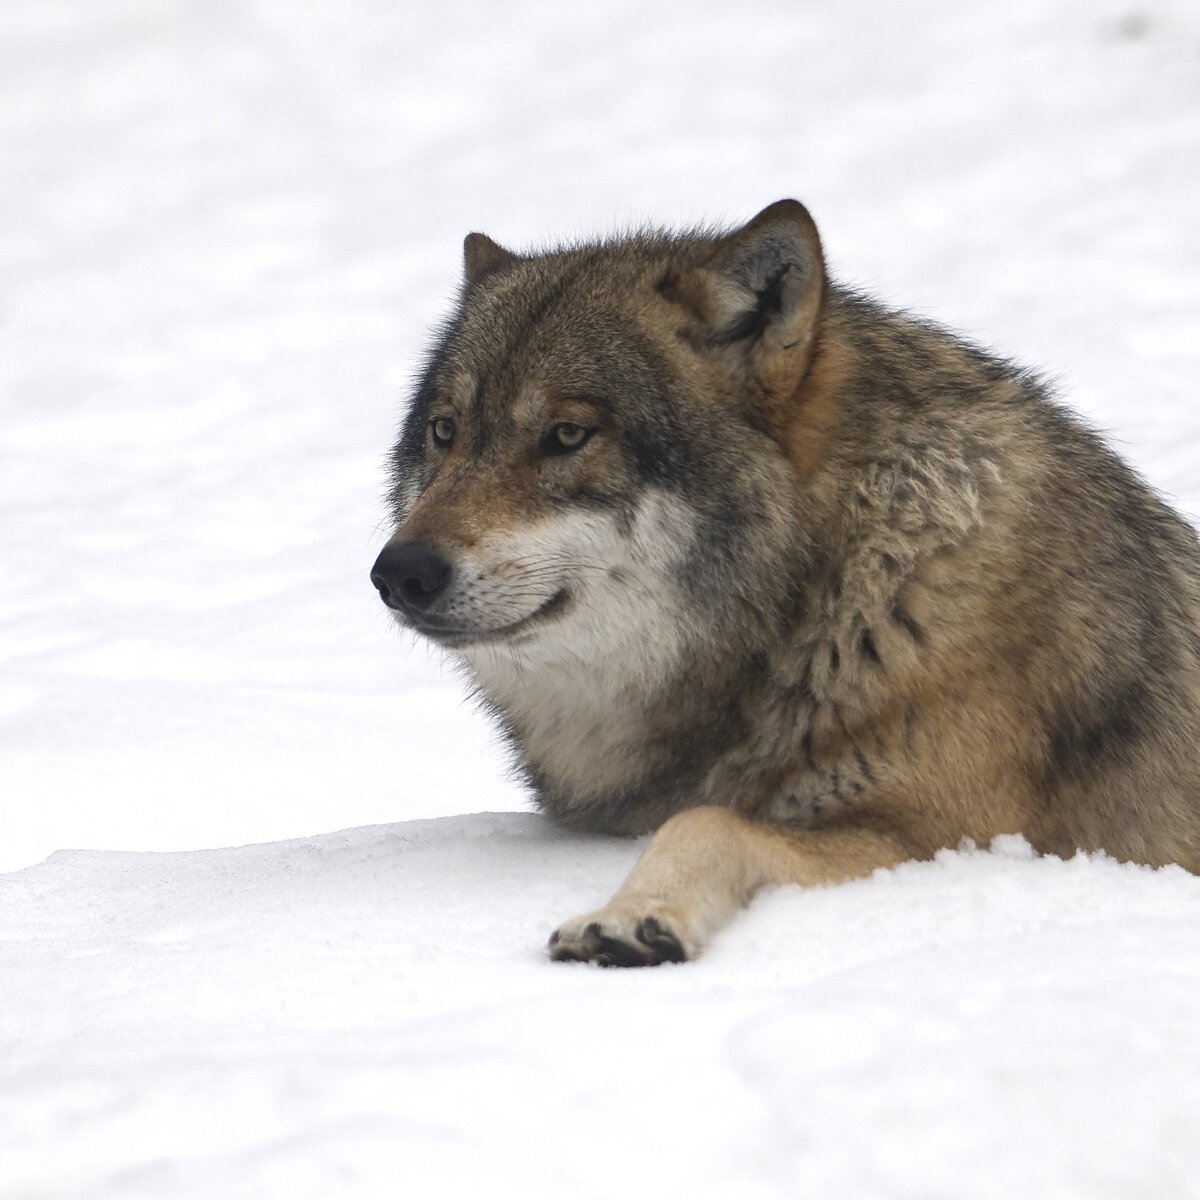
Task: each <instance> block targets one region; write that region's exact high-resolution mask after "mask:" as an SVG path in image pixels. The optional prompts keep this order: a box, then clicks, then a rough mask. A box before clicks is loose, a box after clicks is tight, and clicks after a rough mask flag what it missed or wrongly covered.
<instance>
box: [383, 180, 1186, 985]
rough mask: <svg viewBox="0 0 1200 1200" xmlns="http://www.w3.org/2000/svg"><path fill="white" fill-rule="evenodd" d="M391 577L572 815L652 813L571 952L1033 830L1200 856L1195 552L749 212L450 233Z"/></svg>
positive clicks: (635, 948)
mask: <svg viewBox="0 0 1200 1200" xmlns="http://www.w3.org/2000/svg"><path fill="white" fill-rule="evenodd" d="M393 468H394V478H393V487H392V491H391V508H392V516H393V518H394V522H395V528H396V532H395V535H394V536H393V538H392V539H391V541H390V542H389V543H388V545H387V546H386V547H385V548H384V550H383V552H382V553H381V555H380V557H379V560H378V561H377V563H376V566H375V569H374V571H373V573H372V579H373V581H374V583H375V585H376V586H377V587H378V588H379V590H380V594H381V596H382V597H383V599H384V600H385V602H386V603H387V604H388V605H389V607H391V608H392V609H393V610H394V611H395V613H396V616H397V618H398V619H399V620H400V622H401V623H402V624H403V625H405V626H406V627H409V628H411V629H414V630H416V631H417V632H418V633H421V634H424V635H425V636H427V637H430V638H432V639H433V640H434V641H436V642H439V643H440V644H442V645H443V646H444V647H445V648H446V649H447V650H448V652H449V653H450V654H451V655H452V656H453V657H454V658H455V659H457V661H458V662H459V663H460V664H461V665H462V666H463V668H464V669H465V671H466V672H467V674H468V675H469V677H470V679H471V680H472V682H473V684H474V687H475V689H476V690H477V692H478V694H479V696H480V697H481V698H482V700H483V702H484V703H485V704H486V705H487V706H488V707H489V708H490V709H491V711H492V712H493V713H494V714H495V716H496V718H497V720H498V721H499V723H500V725H501V727H502V728H503V730H504V732H505V733H506V735H507V737H508V739H509V741H510V742H511V744H512V746H513V749H514V751H515V755H516V759H517V761H518V763H519V764H520V768H521V770H522V771H523V772H524V775H525V777H526V779H527V780H528V783H529V785H530V787H531V789H532V791H533V794H534V795H535V796H536V798H537V801H538V803H539V804H540V806H541V807H542V808H543V809H544V810H545V811H546V812H547V813H548V814H549V815H550V816H551V817H553V818H554V819H555V820H557V821H559V822H562V823H563V824H565V825H569V826H574V827H577V828H581V829H589V830H600V831H605V832H610V833H614V834H640V833H645V832H647V831H650V830H657V832H656V833H655V834H654V837H653V838H652V839H651V841H650V843H649V845H648V847H647V849H646V850H645V852H644V854H643V856H642V858H641V859H640V860H639V862H638V863H637V865H636V866H635V868H634V870H633V872H632V873H631V875H630V877H629V879H628V880H627V881H626V883H625V884H624V885H623V886H622V888H621V889H620V891H619V892H618V893H617V895H616V896H615V897H614V899H613V900H612V901H611V902H610V903H609V904H608V905H607V906H605V907H603V908H601V909H599V910H597V911H596V912H593V913H588V914H586V915H584V916H580V917H578V918H576V919H574V920H570V921H567V922H566V923H565V924H564V925H562V926H561V927H560V928H559V929H558V930H557V931H556V932H555V933H554V934H553V935H552V937H551V954H552V955H553V957H555V958H560V959H585V960H593V961H597V962H600V963H602V964H616V965H643V964H654V963H657V962H661V961H665V960H681V959H687V958H691V957H693V956H694V955H696V954H697V953H698V952H699V951H700V950H702V949H703V947H704V946H705V945H706V944H707V943H708V941H709V939H710V938H711V937H712V935H713V933H714V932H715V931H716V930H717V929H719V928H720V926H721V925H722V924H724V923H725V922H726V921H728V920H729V918H730V917H731V916H732V914H733V913H735V912H736V911H737V910H738V909H739V907H741V906H742V905H744V904H745V903H746V902H747V900H748V899H749V897H751V896H752V895H753V894H754V893H755V892H756V891H757V890H758V889H760V888H762V887H764V886H767V885H771V884H786V883H796V884H825V883H833V882H836V881H840V880H846V879H851V878H854V877H856V876H862V875H865V874H868V873H870V872H871V871H873V870H874V869H876V868H878V867H886V866H890V865H892V864H895V863H899V862H901V861H904V860H906V859H910V858H921V857H926V856H929V855H931V854H933V853H934V852H935V851H936V850H938V849H939V848H940V847H945V846H955V845H957V844H958V843H959V842H960V841H961V840H962V839H964V838H972V839H975V840H976V841H979V842H987V841H988V840H990V839H991V838H993V837H994V836H996V835H997V834H1003V833H1016V832H1019V833H1022V834H1024V835H1025V837H1026V838H1028V839H1029V841H1030V842H1031V843H1032V844H1033V846H1034V847H1035V848H1037V849H1038V850H1039V851H1042V852H1047V853H1054V854H1063V855H1066V854H1070V853H1072V852H1073V851H1074V850H1075V849H1077V848H1080V849H1084V850H1101V849H1102V850H1106V851H1108V852H1109V853H1110V854H1112V855H1114V856H1116V857H1118V858H1121V859H1127V860H1132V861H1136V862H1142V863H1151V864H1160V863H1168V862H1176V863H1180V864H1182V865H1183V866H1184V867H1186V868H1187V869H1189V870H1191V871H1197V870H1200V551H1198V547H1197V540H1196V536H1195V534H1194V533H1193V530H1192V529H1191V527H1190V526H1189V525H1187V524H1186V523H1185V522H1184V521H1183V520H1182V519H1181V518H1180V517H1179V516H1177V515H1176V514H1175V513H1174V512H1172V511H1171V510H1170V509H1169V508H1168V507H1167V506H1166V505H1165V504H1164V503H1163V502H1162V501H1161V500H1160V499H1159V498H1158V497H1157V496H1156V495H1155V494H1154V493H1153V492H1152V491H1151V490H1150V489H1149V488H1148V487H1147V486H1146V484H1145V483H1144V482H1143V481H1142V480H1140V479H1139V478H1138V476H1137V475H1136V474H1135V473H1134V472H1133V471H1132V470H1131V469H1130V468H1129V467H1128V466H1126V465H1125V464H1124V463H1123V462H1122V461H1121V460H1120V459H1119V458H1117V457H1116V456H1115V455H1114V454H1113V453H1112V451H1111V450H1109V449H1108V447H1107V446H1106V445H1105V444H1104V443H1103V442H1102V441H1101V440H1100V439H1099V438H1098V437H1097V436H1096V435H1095V434H1094V433H1092V432H1091V431H1090V430H1088V429H1087V428H1085V427H1084V426H1083V425H1082V424H1081V423H1080V422H1079V420H1077V419H1076V418H1075V417H1074V416H1072V415H1071V414H1069V413H1068V412H1066V411H1064V410H1063V409H1062V408H1060V407H1058V406H1057V405H1056V404H1055V403H1054V402H1053V401H1052V400H1051V399H1050V398H1049V397H1048V395H1047V392H1046V388H1045V386H1044V385H1043V384H1042V383H1041V382H1040V381H1039V380H1038V379H1037V378H1036V377H1035V376H1034V375H1032V374H1030V373H1029V372H1027V371H1025V370H1023V369H1022V368H1020V367H1018V366H1016V365H1014V364H1013V363H1011V362H1008V361H1006V360H1004V359H1000V358H997V357H995V356H993V355H991V354H989V353H985V352H984V351H982V350H980V349H979V348H978V347H976V346H973V345H971V344H969V343H967V342H965V341H963V340H962V339H961V338H958V337H956V336H954V335H952V334H950V333H948V332H947V331H945V330H943V329H941V328H938V327H936V326H934V325H932V324H930V323H928V322H926V321H921V320H916V319H914V318H912V317H910V316H906V315H904V314H902V313H898V312H892V311H889V310H887V309H884V308H882V307H881V306H880V305H878V304H876V303H874V302H873V301H871V300H869V299H867V298H866V297H864V296H862V295H859V294H857V293H855V292H853V291H850V290H848V289H846V288H843V287H839V286H837V285H835V284H834V283H832V282H830V281H829V280H828V278H827V277H826V273H825V265H824V259H823V255H822V252H821V245H820V241H819V238H818V235H817V231H816V228H815V226H814V225H813V222H812V220H811V218H810V217H809V215H808V213H807V211H806V210H805V209H804V208H803V206H802V205H800V204H799V203H797V202H796V201H780V202H779V203H777V204H774V205H771V206H770V207H769V208H767V209H765V210H764V211H763V212H762V213H760V214H759V215H758V216H757V217H755V218H754V220H752V221H751V222H750V223H749V224H748V225H746V226H745V227H743V228H741V229H739V230H735V231H733V232H731V233H713V232H707V231H700V232H693V233H687V234H682V235H668V234H663V233H639V234H636V235H634V236H629V237H622V238H614V239H613V240H611V241H607V242H602V243H600V244H596V245H579V246H571V247H567V248H561V249H555V250H551V251H549V252H545V253H538V254H532V255H517V254H514V253H511V252H509V251H508V250H505V249H504V248H502V247H500V246H498V245H497V244H496V243H495V242H493V241H491V240H490V239H488V238H486V237H484V236H483V235H481V234H471V235H470V236H469V237H468V238H467V240H466V244H465V277H464V282H463V287H462V292H461V296H460V301H459V304H458V307H457V309H456V311H455V313H454V315H453V316H452V317H451V319H450V320H449V322H448V324H447V325H446V327H445V328H444V330H443V331H442V332H441V334H440V336H439V337H438V338H437V339H436V344H435V346H434V348H433V350H432V352H431V354H430V355H429V359H428V365H427V368H426V370H425V371H424V374H423V377H422V379H421V381H420V384H419V386H418V388H417V390H416V395H415V399H414V402H413V404H412V406H411V409H410V411H409V413H408V416H407V419H406V421H405V423H404V427H403V430H402V433H401V436H400V439H399V442H398V444H397V445H396V448H395V451H394V454H393Z"/></svg>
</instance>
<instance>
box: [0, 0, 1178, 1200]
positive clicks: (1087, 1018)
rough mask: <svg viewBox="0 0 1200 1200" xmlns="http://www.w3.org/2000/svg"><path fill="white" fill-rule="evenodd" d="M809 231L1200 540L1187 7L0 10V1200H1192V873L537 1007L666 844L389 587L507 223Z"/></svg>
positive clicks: (1006, 903)
mask: <svg viewBox="0 0 1200 1200" xmlns="http://www.w3.org/2000/svg"><path fill="white" fill-rule="evenodd" d="M787 195H796V196H798V197H799V198H801V199H802V200H804V201H805V203H806V204H808V205H809V207H810V208H811V210H812V211H813V213H814V214H815V216H816V218H817V221H818V223H819V224H820V226H821V228H822V234H823V237H824V240H825V244H826V248H827V252H828V256H829V259H830V263H831V268H832V271H833V273H834V274H835V275H837V276H838V277H839V278H841V279H844V280H846V281H848V282H851V283H855V284H857V285H859V286H862V287H864V288H866V289H867V290H869V291H872V292H874V293H875V294H877V295H880V296H882V298H884V299H885V300H886V301H889V302H892V303H897V304H902V305H905V306H907V307H911V308H914V309H916V310H917V311H919V312H921V313H923V314H925V315H927V316H930V317H933V318H935V319H938V320H941V321H944V322H946V323H948V324H951V325H953V326H955V327H957V328H960V329H963V330H965V331H966V332H968V333H970V334H971V335H973V336H975V337H976V338H978V339H980V340H983V341H985V342H987V343H989V344H992V345H995V346H997V347H999V348H1001V349H1002V350H1003V351H1004V352H1006V353H1010V354H1013V355H1015V356H1017V357H1019V358H1021V359H1022V360H1024V361H1026V362H1029V363H1032V364H1035V365H1038V366H1040V367H1042V368H1044V369H1045V370H1046V371H1048V372H1049V373H1050V374H1051V375H1052V376H1054V377H1055V378H1057V379H1058V380H1059V383H1060V387H1061V389H1062V392H1063V394H1064V396H1065V398H1066V399H1067V400H1068V401H1069V403H1071V404H1072V405H1073V406H1074V407H1075V408H1076V409H1077V410H1078V411H1080V412H1082V413H1083V414H1084V415H1085V416H1086V417H1087V418H1088V419H1089V420H1091V421H1092V422H1094V423H1095V424H1096V425H1098V426H1099V427H1101V428H1103V429H1104V430H1106V431H1108V433H1109V434H1110V435H1111V436H1112V438H1113V439H1114V440H1115V441H1116V442H1117V444H1118V445H1119V446H1120V448H1121V449H1122V450H1123V452H1124V453H1126V454H1127V456H1128V457H1130V458H1131V460H1132V461H1133V462H1134V463H1135V464H1136V465H1137V467H1138V468H1139V469H1140V470H1141V471H1142V472H1143V473H1144V474H1145V475H1146V476H1147V477H1148V478H1149V479H1150V480H1151V481H1152V482H1153V483H1154V484H1155V485H1156V486H1158V487H1159V488H1161V489H1162V490H1163V491H1164V492H1166V493H1167V494H1168V495H1169V496H1170V497H1171V498H1172V500H1173V502H1174V503H1176V504H1177V505H1178V506H1179V507H1180V508H1181V509H1182V510H1183V511H1184V512H1185V513H1186V514H1188V515H1189V517H1191V518H1192V519H1193V520H1194V519H1196V517H1197V515H1200V406H1198V405H1197V403H1196V392H1195V389H1196V385H1197V380H1200V332H1198V331H1200V237H1198V235H1197V231H1196V213H1197V212H1200V9H1198V8H1197V6H1196V4H1195V2H1194V0H1142V2H1141V3H1138V2H1136V0H1127V2H1125V3H1114V2H1112V0H1091V2H1086V0H1036V2H1035V0H1012V2H1010V3H1007V4H995V3H982V2H979V0H962V2H960V3H956V4H950V3H938V2H937V0H905V2H903V3H900V2H897V3H894V4H892V3H888V4H885V3H867V2H866V0H839V3H836V4H834V3H828V4H816V3H796V2H794V0H788V2H784V0H778V2H762V3H758V4H753V5H735V6H730V5H725V4H718V3H716V2H715V0H693V2H692V3H682V2H679V0H664V2H662V3H656V4H653V5H647V4H635V3H633V2H632V0H629V2H611V0H606V2H604V3H597V4H590V5H570V4H551V3H533V2H527V0H522V2H520V3H496V2H495V0H492V2H491V3H484V2H482V0H479V2H477V3H465V2H464V3H446V4H441V5H428V6H424V7H421V6H416V5H408V4H396V3H384V2H383V0H380V2H379V3H365V2H358V3H350V2H343V3H333V2H332V0H330V2H328V3H320V2H316V0H302V2H292V3H287V4H285V3H282V2H273V0H262V2H259V3H242V2H235V0H230V2H228V3H222V4H202V3H191V4H186V3H166V2H150V0H106V2H105V3H104V4H99V5H97V4H89V3H85V0H55V2H54V3H49V4H21V3H18V0H9V2H8V3H6V4H3V5H2V6H0V217H2V219H0V514H2V515H0V660H2V662H3V667H2V670H0V781H2V782H0V787H2V788H3V796H4V801H5V803H4V814H5V832H4V835H3V837H2V838H0V870H3V871H5V872H7V873H6V874H4V875H0V1196H2V1197H4V1200H24V1198H31V1200H32V1198H40V1200H47V1198H50V1197H54V1198H60V1197H61V1198H64V1200H65V1198H72V1200H73V1198H85V1200H106V1198H108V1197H145V1198H152V1200H166V1198H174V1197H213V1196H221V1197H285V1198H287V1200H303V1198H305V1197H314V1198H316V1197H320V1198H326V1197H339V1196H347V1197H375V1196H380V1197H382V1196H388V1197H392V1196H397V1195H405V1196H407V1195H412V1196H422V1197H424V1196H429V1197H443V1196H446V1197H453V1196H461V1195H487V1196H492V1197H501V1198H503V1197H509V1196H513V1197H516V1196H521V1197H540V1196H553V1197H584V1198H598V1200H606V1198H608V1197H613V1198H616V1197H623V1198H637V1197H641V1196H655V1197H668V1198H669V1197H674V1196H688V1197H725V1196H729V1197H738V1198H739V1200H741V1198H745V1200H759V1198H763V1200H776V1198H778V1200H784V1198H787V1200H791V1198H807V1197H814V1198H817V1197H820V1198H822V1200H823V1198H825V1197H848V1198H849V1197H852V1198H854V1200H872V1198H874V1197H880V1198H892V1197H897V1198H911V1200H942V1198H945V1200H960V1198H963V1197H997V1198H1000V1197H1004V1198H1009V1197H1013V1196H1029V1197H1037V1198H1038V1200H1073V1198H1076V1197H1078V1198H1081V1200H1082V1198H1088V1200H1093V1198H1099V1200H1108V1198H1112V1200H1134V1198H1139V1200H1140V1198H1142V1197H1146V1198H1153V1200H1171V1198H1175V1197H1196V1196H1200V880H1197V879H1195V878H1193V877H1191V876H1189V875H1187V874H1185V873H1184V872H1183V871H1181V870H1179V869H1178V868H1167V869H1163V870H1160V871H1150V870H1147V869H1144V868H1139V867H1134V866H1129V865H1123V864H1118V863H1114V862H1112V861H1110V860H1107V859H1105V858H1103V857H1093V858H1086V857H1078V858H1075V859H1072V860H1070V861H1060V860H1055V859H1038V858H1035V857H1033V856H1032V855H1031V854H1030V852H1029V851H1028V848H1027V847H1026V846H1025V845H1024V843H1022V842H1021V841H1020V840H1019V839H1004V840H1002V842H1001V843H1000V844H999V845H997V846H995V847H993V848H992V849H991V850H990V851H984V850H976V849H973V848H969V847H968V848H963V849H961V850H959V851H956V852H947V853H945V854H943V855H941V856H940V857H939V858H938V859H937V861H935V862H932V863H923V864H910V865H907V866H904V867H901V868H899V869H897V870H894V871H889V872H880V873H878V874H877V875H876V876H875V877H873V878H871V879H869V880H863V881H861V882H858V883H854V884H851V885H847V886H845V887H841V888H831V889H823V890H814V891H806V892H805V891H800V890H798V889H787V890H780V891H776V892H772V893H769V894H766V895H763V896H762V897H760V898H759V899H758V900H757V901H756V902H755V903H754V905H753V906H752V907H751V909H750V910H749V911H748V912H747V913H746V914H745V915H744V916H743V917H741V918H740V919H739V920H738V921H737V922H736V923H735V924H734V925H733V926H732V927H731V928H730V929H729V930H728V931H726V933H725V934H724V935H723V936H722V937H721V938H720V939H719V941H718V942H717V943H716V945H715V946H714V947H713V949H712V950H711V952H710V953H709V954H708V955H707V956H706V957H704V958H703V959H702V960H700V961H699V962H696V963H694V964H689V965H687V966H683V967H664V968H660V969H657V970H654V971H636V972H615V971H610V972H605V971H599V970H595V969H592V968H589V967H582V966H564V965H555V964H551V963H549V962H548V961H547V960H546V959H545V957H544V955H543V952H542V944H543V942H544V939H545V937H546V935H547V934H548V932H549V931H550V929H551V928H552V927H553V926H554V925H555V924H556V923H557V922H558V921H559V920H561V919H563V918H565V917H567V916H569V915H572V914H574V913H576V912H578V911H583V910H586V909H589V908H591V907H594V906H595V905H596V904H597V903H599V902H601V901H603V900H604V899H605V898H606V895H607V893H608V892H610V891H611V889H612V888H613V887H614V886H615V885H616V884H617V883H618V882H619V881H620V879H621V877H622V875H623V874H624V872H625V871H626V870H627V869H628V867H629V865H630V864H631V863H632V861H633V859H634V858H635V857H636V854H637V852H638V849H639V844H638V843H633V842H625V841H618V840H610V839H602V838H586V837H581V836H578V835H569V834H565V833H563V832H561V831H558V830H556V829H554V828H553V827H551V826H549V825H548V824H547V823H546V822H544V821H543V820H542V819H541V818H539V817H538V816H536V815H534V814H531V813H529V812H526V811H522V810H523V809H524V808H525V807H526V801H525V799H524V797H523V796H522V794H521V792H520V790H519V789H518V788H517V787H516V785H515V784H513V783H511V782H509V781H507V779H506V776H505V762H504V756H503V753H502V751H501V749H500V748H499V747H498V745H497V743H496V741H495V740H494V738H493V736H492V734H491V732H490V730H489V727H488V725H487V722H486V721H485V720H484V718H483V717H482V716H481V715H480V714H478V713H477V712H476V711H475V710H474V709H473V708H472V707H471V706H470V704H469V703H468V702H467V701H466V700H465V698H464V695H463V691H462V688H461V685H460V684H459V682H458V681H457V680H456V678H455V677H454V675H453V673H452V672H450V671H449V670H448V669H446V668H445V667H444V666H443V665H442V664H441V662H440V660H439V658H438V656H437V655H436V653H434V652H432V651H430V650H427V649H426V648H424V647H422V646H417V645H413V644H410V643H409V642H407V641H406V640H405V639H403V638H402V637H400V636H399V635H398V634H397V633H396V632H395V631H394V630H393V628H392V626H391V623H390V621H389V620H388V618H387V615H386V614H385V613H384V612H383V611H382V608H381V606H380V605H379V604H378V601H377V599H376V597H375V596H374V594H373V592H372V590H371V588H370V586H369V584H368V582H367V570H368V568H369V566H370V563H371V561H372V559H373V557H374V555H375V553H376V552H377V550H378V548H379V546H380V545H381V544H382V542H383V540H384V538H385V537H386V534H387V530H386V528H384V526H383V525H382V524H381V518H382V516H383V509H382V505H381V503H380V498H381V495H382V492H383V487H384V483H383V467H382V459H383V455H384V452H385V451H386V449H387V446H388V443H389V440H390V438H391V436H392V434H393V431H394V429H395V424H396V419H397V417H398V414H399V411H400V407H401V398H402V396H403V395H404V392H405V389H406V388H407V386H408V384H409V381H410V380H411V378H412V376H413V373H414V372H415V370H416V369H417V364H418V362H419V357H420V353H421V350H422V346H423V341H424V337H425V331H427V330H428V329H429V328H430V326H431V325H432V324H433V323H435V322H436V320H437V319H438V318H439V316H441V315H442V314H444V312H445V309H446V303H447V299H448V297H449V295H450V293H451V292H452V290H453V288H454V286H455V285H456V282H457V277H458V271H459V255H460V253H461V250H460V246H461V239H462V237H463V235H464V234H465V233H466V232H467V231H468V230H471V229H483V230H485V231H486V232H487V233H489V234H491V235H492V236H493V237H496V238H497V239H499V240H501V241H502V242H505V243H508V244H512V245H514V246H517V247H521V246H529V245H534V244H537V243H539V242H544V241H546V240H548V239H553V238H573V237H577V236H581V235H587V234H590V233H598V232H602V231H605V230H608V229H611V228H612V227H614V226H620V225H632V224H637V223H639V222H642V221H645V220H649V221H653V222H656V223H661V224H687V223H690V222H696V221H703V220H724V221H730V222H733V221H738V220H744V219H746V218H748V217H749V216H751V215H753V214H754V213H755V212H756V211H758V209H760V208H761V207H763V206H764V205H765V204H767V203H769V202H770V201H772V200H775V199H778V198H779V197H782V196H787ZM471 813H474V814H476V815H465V814H471ZM347 827H356V828H350V829H349V830H348V831H346V832H336V833H330V832H329V831H330V830H337V829H346V828H347ZM244 843H261V844H255V845H245V844H244ZM231 845H238V846H239V848H236V849H213V848H212V847H223V846H231ZM67 847H86V849H68V848H67ZM47 855H49V856H50V857H49V858H46V856H47ZM43 859H45V861H42V860H43Z"/></svg>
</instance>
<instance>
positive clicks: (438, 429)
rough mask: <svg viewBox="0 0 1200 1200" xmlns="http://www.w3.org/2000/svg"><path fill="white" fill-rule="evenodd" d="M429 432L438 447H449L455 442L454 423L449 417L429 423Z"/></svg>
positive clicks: (439, 418) (438, 418)
mask: <svg viewBox="0 0 1200 1200" xmlns="http://www.w3.org/2000/svg"><path fill="white" fill-rule="evenodd" d="M429 432H430V433H431V434H432V435H433V440H434V442H435V444H436V445H438V446H448V445H450V443H451V442H452V441H454V422H453V421H452V420H450V418H449V417H437V418H435V419H434V420H432V421H430V422H429Z"/></svg>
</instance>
